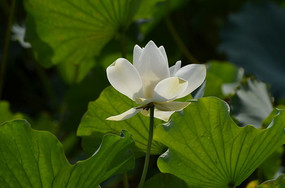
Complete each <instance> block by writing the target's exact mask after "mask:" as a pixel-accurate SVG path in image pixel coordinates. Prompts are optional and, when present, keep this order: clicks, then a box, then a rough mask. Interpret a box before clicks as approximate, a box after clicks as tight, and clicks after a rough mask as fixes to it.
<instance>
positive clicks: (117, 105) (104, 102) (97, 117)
mask: <svg viewBox="0 0 285 188" xmlns="http://www.w3.org/2000/svg"><path fill="white" fill-rule="evenodd" d="M136 106H138V105H137V104H135V103H134V102H133V101H132V100H130V99H129V98H128V97H126V96H124V95H122V94H120V93H119V92H118V91H116V90H115V89H114V88H113V87H107V88H106V89H105V90H104V91H103V92H102V93H101V95H100V97H99V98H98V99H97V100H96V101H93V102H90V103H89V105H88V110H87V112H86V113H85V114H84V116H83V118H82V120H81V123H80V125H79V127H78V130H77V135H78V136H81V137H83V142H88V144H87V146H88V148H86V149H87V150H90V149H91V150H94V149H96V148H97V147H98V142H96V140H98V139H99V140H100V139H101V137H102V136H103V135H104V134H107V133H114V134H120V132H121V131H122V130H127V131H128V132H129V133H130V134H131V135H132V136H133V139H134V141H135V148H134V152H135V153H136V154H137V155H138V156H139V155H141V154H143V152H144V151H145V150H146V147H147V140H148V129H149V128H148V127H149V118H147V117H145V116H143V115H141V114H137V115H136V116H134V117H132V118H130V119H127V120H124V121H107V120H106V118H107V117H109V116H113V115H117V114H120V113H123V112H124V111H126V110H128V109H130V108H132V107H136ZM160 122H161V121H160V120H155V124H156V125H157V124H160ZM154 134H156V128H154ZM90 140H91V141H90ZM83 146H84V145H83ZM164 149H165V147H164V146H163V145H162V144H160V143H158V142H157V141H156V140H155V139H154V141H153V143H152V148H151V153H152V154H161V153H162V152H163V151H164ZM87 152H88V151H87ZM89 153H90V152H89Z"/></svg>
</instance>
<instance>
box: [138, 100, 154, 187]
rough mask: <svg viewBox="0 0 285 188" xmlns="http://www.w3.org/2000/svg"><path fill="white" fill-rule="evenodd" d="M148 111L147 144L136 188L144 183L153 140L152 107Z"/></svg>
mask: <svg viewBox="0 0 285 188" xmlns="http://www.w3.org/2000/svg"><path fill="white" fill-rule="evenodd" d="M149 110H150V119H149V133H148V143H147V149H146V155H145V161H144V167H143V173H142V176H141V180H140V183H139V186H138V188H143V185H144V181H145V178H146V174H147V170H148V165H149V157H150V149H151V143H152V138H153V122H154V105H152V106H150V109H149Z"/></svg>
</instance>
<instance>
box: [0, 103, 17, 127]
mask: <svg viewBox="0 0 285 188" xmlns="http://www.w3.org/2000/svg"><path fill="white" fill-rule="evenodd" d="M22 118H23V115H22V114H20V113H12V112H11V110H10V104H9V102H7V101H0V124H1V123H3V122H4V121H9V120H15V119H22Z"/></svg>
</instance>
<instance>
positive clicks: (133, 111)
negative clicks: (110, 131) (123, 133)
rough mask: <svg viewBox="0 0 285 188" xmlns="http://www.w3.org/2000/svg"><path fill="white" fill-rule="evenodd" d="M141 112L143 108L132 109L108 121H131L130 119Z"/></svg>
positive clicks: (109, 118)
mask: <svg viewBox="0 0 285 188" xmlns="http://www.w3.org/2000/svg"><path fill="white" fill-rule="evenodd" d="M140 111H142V109H141V108H140V109H136V108H131V109H129V110H128V111H125V112H124V113H122V114H119V115H116V116H111V117H108V118H107V119H106V120H112V121H121V120H125V119H129V118H131V117H133V116H134V115H136V114H137V113H139V112H140Z"/></svg>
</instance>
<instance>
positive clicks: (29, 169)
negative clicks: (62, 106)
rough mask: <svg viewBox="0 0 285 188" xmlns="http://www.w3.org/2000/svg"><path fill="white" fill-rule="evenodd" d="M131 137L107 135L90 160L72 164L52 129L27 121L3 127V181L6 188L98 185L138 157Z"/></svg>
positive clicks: (0, 139)
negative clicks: (39, 127) (134, 152)
mask: <svg viewBox="0 0 285 188" xmlns="http://www.w3.org/2000/svg"><path fill="white" fill-rule="evenodd" d="M132 143H133V142H132V139H131V136H130V135H129V134H128V133H125V135H124V137H119V136H116V135H107V136H105V137H104V139H103V141H102V144H101V147H100V149H98V150H97V151H96V152H95V153H94V155H93V156H92V157H90V158H89V159H87V160H84V161H79V162H77V163H76V164H75V165H71V164H70V163H69V162H68V161H67V159H66V158H65V155H64V152H63V148H62V145H61V144H60V142H59V141H58V140H57V139H56V137H55V136H53V135H52V134H51V133H49V132H42V131H35V130H33V129H31V127H30V125H29V124H28V123H27V122H26V121H23V120H21V121H20V120H16V121H10V122H7V123H4V124H2V125H1V126H0V184H1V186H3V187H86V188H87V187H95V186H97V185H98V184H99V183H101V182H102V181H104V180H106V179H107V178H108V177H110V176H112V175H114V174H117V173H121V172H123V171H126V170H129V169H131V168H132V167H133V166H134V157H133V155H132V153H131V152H130V150H129V149H128V148H129V146H130V145H132Z"/></svg>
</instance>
